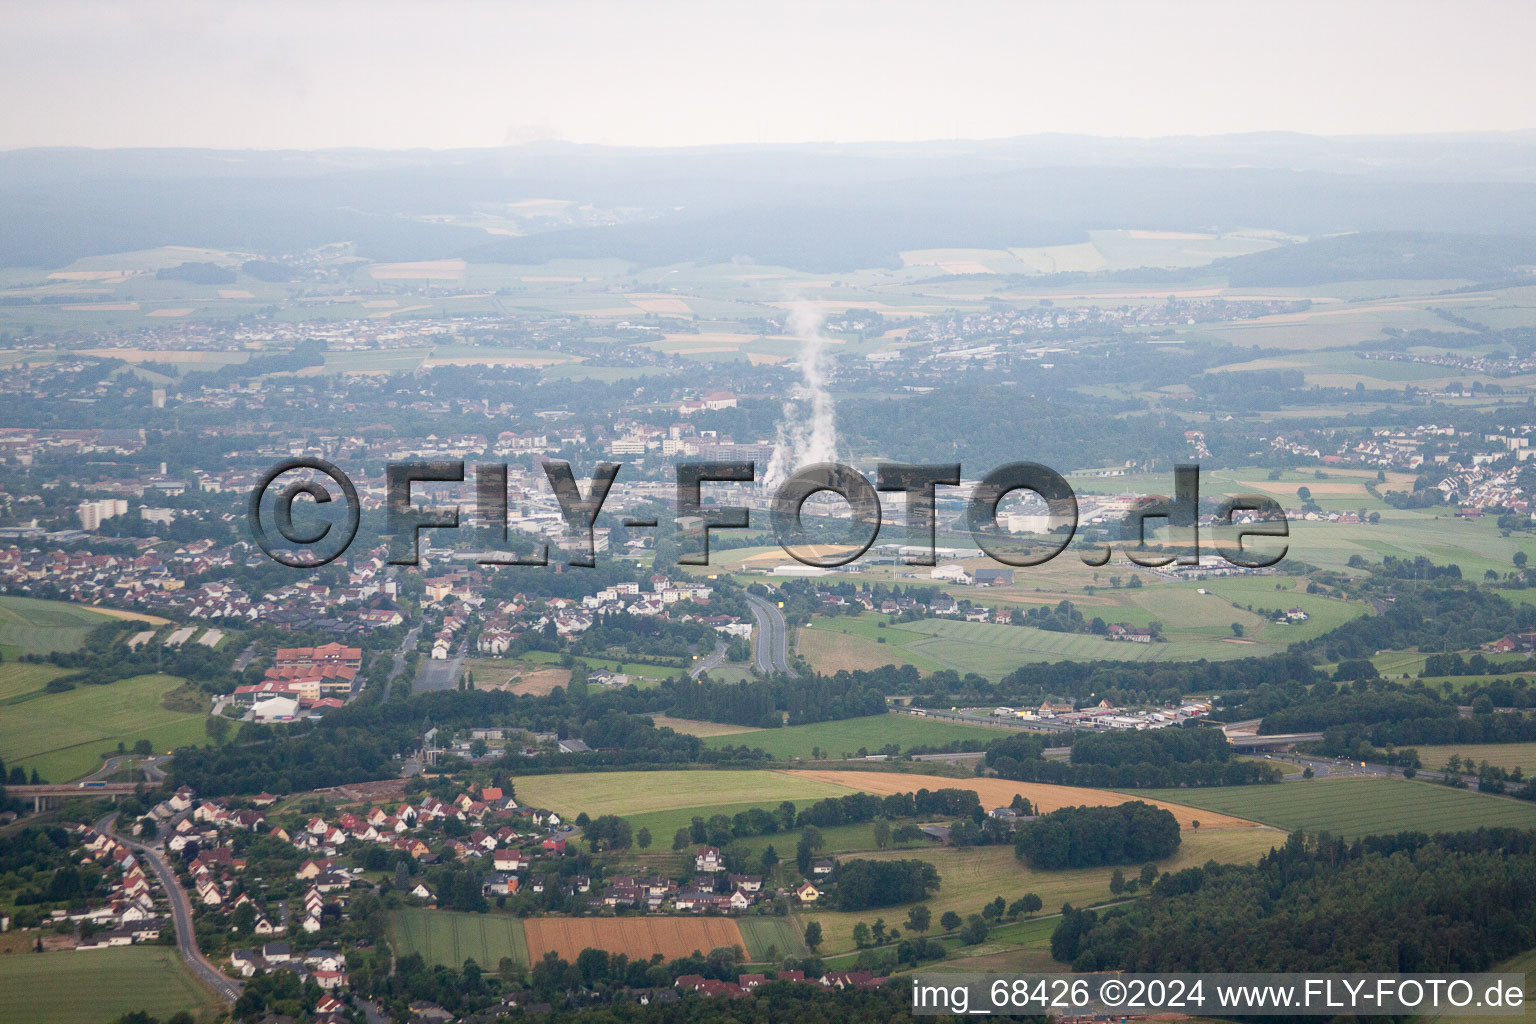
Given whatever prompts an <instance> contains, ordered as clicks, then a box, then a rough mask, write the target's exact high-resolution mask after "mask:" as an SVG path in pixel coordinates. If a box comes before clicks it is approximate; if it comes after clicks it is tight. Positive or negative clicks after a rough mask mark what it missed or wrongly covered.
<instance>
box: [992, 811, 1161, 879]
mask: <svg viewBox="0 0 1536 1024" xmlns="http://www.w3.org/2000/svg"><path fill="white" fill-rule="evenodd" d="M1179 842H1180V836H1179V822H1178V819H1176V818H1175V817H1174V816H1173V815H1172V814H1171V813H1170V812H1168V811H1166V810H1164V809H1163V808H1161V807H1154V806H1153V805H1152V804H1148V803H1143V802H1142V801H1140V800H1132V801H1130V802H1129V803H1123V804H1118V805H1115V806H1112V807H1063V808H1061V809H1060V810H1057V811H1052V812H1051V813H1050V814H1046V815H1042V816H1041V817H1039V818H1037V819H1035V820H1034V821H1032V822H1029V823H1027V824H1025V825H1024V826H1023V827H1022V828H1021V829H1019V836H1018V839H1017V840H1015V843H1014V851H1015V853H1016V854H1017V855H1018V858H1019V859H1020V860H1022V861H1024V862H1025V863H1027V864H1028V865H1029V866H1030V867H1033V868H1041V869H1044V870H1057V869H1060V868H1091V867H1099V866H1101V865H1108V864H1137V863H1145V862H1147V861H1154V860H1160V859H1162V858H1163V857H1168V856H1172V854H1173V852H1174V851H1175V850H1177V849H1178V848H1179Z"/></svg>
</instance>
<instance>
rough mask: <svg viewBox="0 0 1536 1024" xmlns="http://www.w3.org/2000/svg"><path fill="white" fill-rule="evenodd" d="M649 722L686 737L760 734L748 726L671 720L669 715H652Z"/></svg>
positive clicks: (689, 719)
mask: <svg viewBox="0 0 1536 1024" xmlns="http://www.w3.org/2000/svg"><path fill="white" fill-rule="evenodd" d="M651 721H653V722H655V723H656V728H658V729H671V730H672V731H673V732H680V733H683V734H684V735H687V736H740V735H741V734H742V733H746V732H762V731H763V730H761V729H755V728H753V727H752V726H750V725H729V724H727V723H725V722H700V721H696V720H694V719H691V718H673V717H672V716H671V715H652V716H651Z"/></svg>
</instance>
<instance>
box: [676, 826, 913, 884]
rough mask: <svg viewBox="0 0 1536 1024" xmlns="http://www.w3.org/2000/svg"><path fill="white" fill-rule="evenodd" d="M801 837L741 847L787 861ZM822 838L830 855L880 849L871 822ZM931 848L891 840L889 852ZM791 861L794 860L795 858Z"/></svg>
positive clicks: (760, 839)
mask: <svg viewBox="0 0 1536 1024" xmlns="http://www.w3.org/2000/svg"><path fill="white" fill-rule="evenodd" d="M685 824H686V823H685ZM890 824H891V828H892V830H893V831H894V830H895V829H896V828H897V827H899V826H900V825H902V824H903V822H894V823H890ZM674 831H675V830H674ZM798 834H799V833H797V832H789V833H785V832H779V833H775V834H773V835H767V836H752V837H750V838H747V839H743V840H742V843H743V844H745V845H746V847H747V849H749V850H751V851H752V854H753V856H761V855H762V852H763V850H764V849H765V848H766V847H768V846H769V845H772V846H773V848H774V850H776V851H777V852H778V854H779V856H780V857H781V858H784V857H789V854H791V853H792V852H793V851H794V848H795V841H796V837H797V836H798ZM821 837H822V838H823V839H824V840H826V844H827V845H826V847H825V848H824V849H825V850H826V852H827V853H828V854H839V855H841V854H846V853H858V852H862V851H866V850H875V849H878V847H877V846H876V845H875V823H874V822H872V821H861V822H859V823H858V824H856V825H833V826H830V827H828V828H824V829H822V830H821ZM667 839H668V840H669V841H670V839H671V833H670V832H669V833H667ZM932 846H933V840H932V839H928V838H926V837H924V838H922V839H914V840H912V841H911V842H907V843H898V842H896V841H895V840H894V839H893V840H890V842H889V845H888V846H887V847H886V849H889V850H902V849H912V848H916V849H923V850H925V849H930V848H931V847H932ZM789 859H790V860H793V858H792V857H790V858H789ZM797 881H798V879H797Z"/></svg>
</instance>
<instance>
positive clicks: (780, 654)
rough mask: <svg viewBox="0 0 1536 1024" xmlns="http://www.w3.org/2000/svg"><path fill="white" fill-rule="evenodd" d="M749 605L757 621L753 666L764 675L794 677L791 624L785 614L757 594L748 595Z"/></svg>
mask: <svg viewBox="0 0 1536 1024" xmlns="http://www.w3.org/2000/svg"><path fill="white" fill-rule="evenodd" d="M747 603H748V604H750V605H751V606H752V617H753V618H754V619H756V620H757V636H756V637H755V638H754V639H755V640H756V641H757V642H756V643H755V644H754V645H753V650H752V664H753V665H755V666H756V667H757V670H758V671H759V672H761V673H762V674H763V675H772V674H773V673H775V672H778V673H780V674H782V675H786V676H792V675H794V674H795V673H794V672H793V671H792V670H791V669H790V667H789V623H787V622H785V621H784V613H783V612H781V611H779V608H778V606H777V605H776V604H774V603H773V602H771V601H765V600H763V599H762V598H760V597H758V596H757V595H756V594H748V595H747Z"/></svg>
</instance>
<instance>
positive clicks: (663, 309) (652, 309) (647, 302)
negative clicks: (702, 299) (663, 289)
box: [625, 295, 693, 316]
mask: <svg viewBox="0 0 1536 1024" xmlns="http://www.w3.org/2000/svg"><path fill="white" fill-rule="evenodd" d="M625 298H627V299H628V300H629V301H630V302H632V303H634V304H635V307H636V308H638V309H639V310H640V311H641V312H645V313H680V314H682V315H684V316H686V315H687V314H689V313H692V312H693V307H691V306H689V305H688V303H687V302H685V301H683V300H682V299H680V298H677V297H676V296H672V295H626V296H625Z"/></svg>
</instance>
